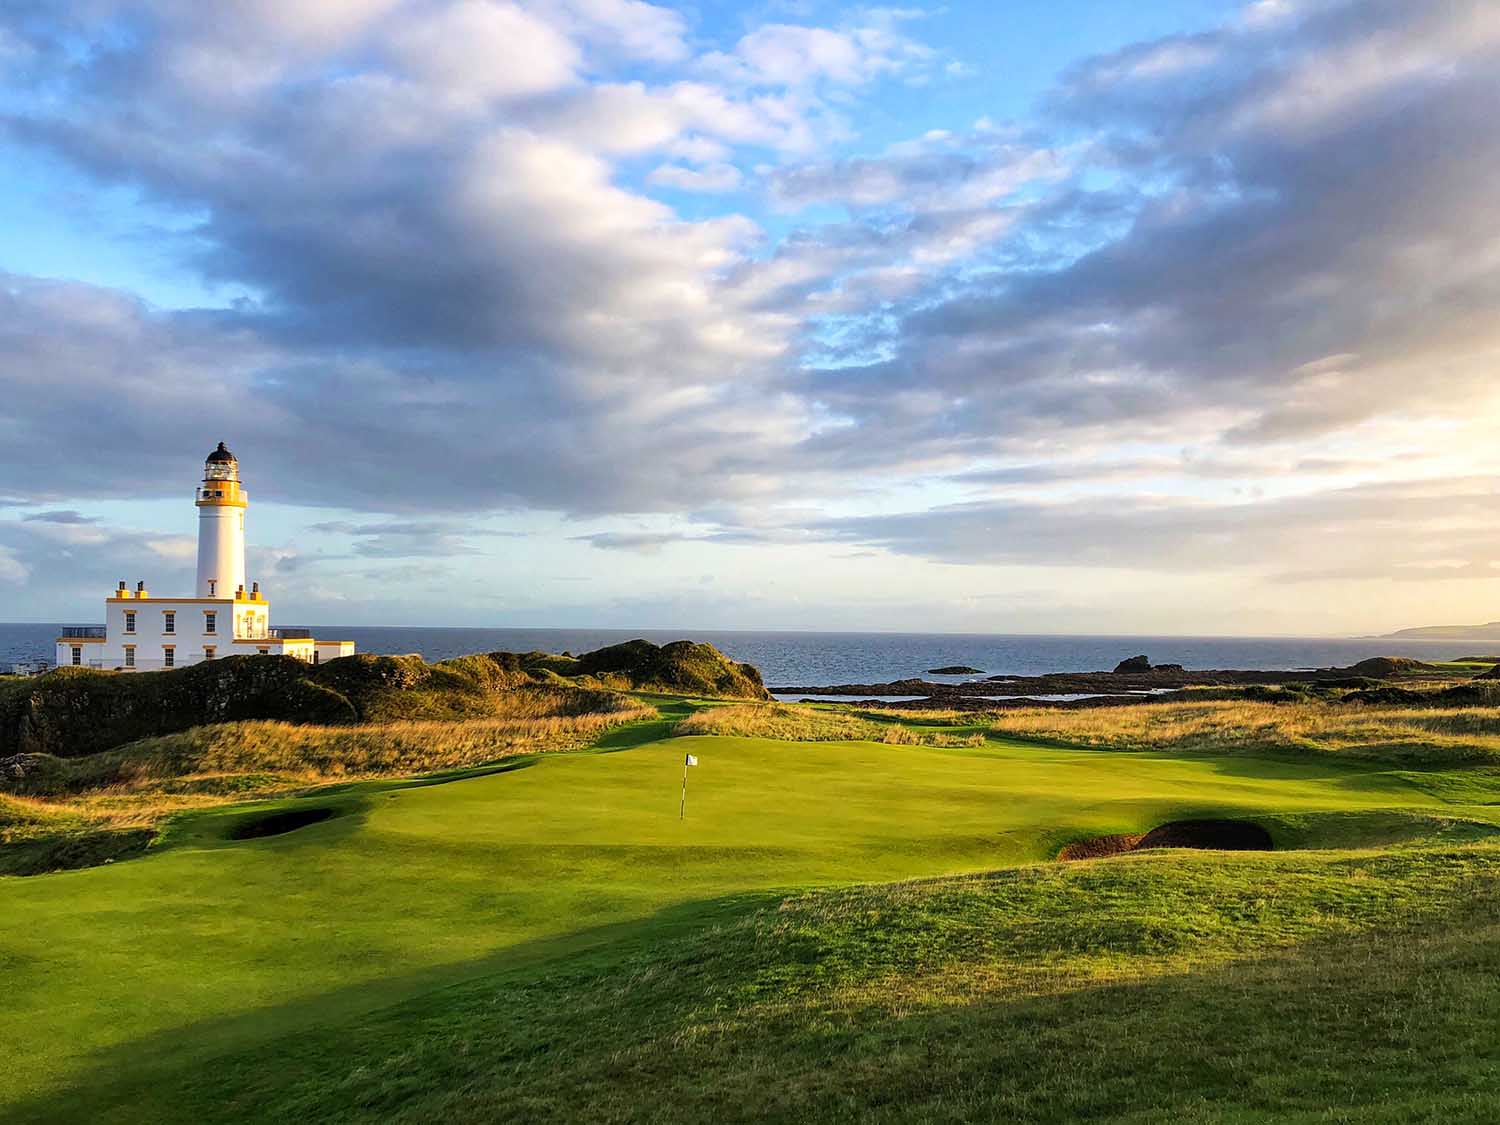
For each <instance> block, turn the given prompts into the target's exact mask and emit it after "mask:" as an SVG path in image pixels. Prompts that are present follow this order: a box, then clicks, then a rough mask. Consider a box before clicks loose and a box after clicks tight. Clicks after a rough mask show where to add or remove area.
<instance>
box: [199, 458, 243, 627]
mask: <svg viewBox="0 0 1500 1125" xmlns="http://www.w3.org/2000/svg"><path fill="white" fill-rule="evenodd" d="M194 502H195V503H196V504H197V505H198V596H199V597H200V598H214V597H218V596H219V594H220V593H229V594H233V593H236V592H240V593H243V591H244V589H245V509H246V508H247V507H249V497H248V496H247V495H246V494H245V490H244V489H243V488H241V487H240V463H239V461H237V460H236V459H235V456H234V454H233V453H231V452H229V450H228V449H226V448H225V447H224V443H223V442H222V441H221V442H219V448H217V449H215V450H214V451H213V452H212V453H210V454H209V455H208V460H206V461H205V462H204V463H203V483H202V484H201V485H200V486H199V488H198V493H197V499H196V500H195V501H194Z"/></svg>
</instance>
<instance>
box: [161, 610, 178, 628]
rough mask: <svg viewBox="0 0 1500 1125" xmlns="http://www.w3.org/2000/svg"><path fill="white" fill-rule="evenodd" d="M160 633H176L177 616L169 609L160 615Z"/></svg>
mask: <svg viewBox="0 0 1500 1125" xmlns="http://www.w3.org/2000/svg"><path fill="white" fill-rule="evenodd" d="M161 631H162V632H163V633H175V632H177V614H176V613H174V612H173V611H172V610H170V609H169V610H166V611H165V612H163V613H162V615H161Z"/></svg>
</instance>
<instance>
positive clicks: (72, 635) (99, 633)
mask: <svg viewBox="0 0 1500 1125" xmlns="http://www.w3.org/2000/svg"><path fill="white" fill-rule="evenodd" d="M58 635H59V636H61V637H66V638H68V639H69V640H77V641H88V640H103V638H104V626H103V625H64V626H63V629H62V632H61V633H59V634H58Z"/></svg>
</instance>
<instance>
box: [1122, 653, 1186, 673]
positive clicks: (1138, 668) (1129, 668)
mask: <svg viewBox="0 0 1500 1125" xmlns="http://www.w3.org/2000/svg"><path fill="white" fill-rule="evenodd" d="M1149 671H1151V661H1149V660H1148V659H1146V657H1144V656H1132V657H1130V659H1128V660H1122V661H1120V663H1118V664H1116V665H1115V675H1117V676H1134V675H1139V674H1141V673H1142V672H1149ZM1179 671H1180V669H1179Z"/></svg>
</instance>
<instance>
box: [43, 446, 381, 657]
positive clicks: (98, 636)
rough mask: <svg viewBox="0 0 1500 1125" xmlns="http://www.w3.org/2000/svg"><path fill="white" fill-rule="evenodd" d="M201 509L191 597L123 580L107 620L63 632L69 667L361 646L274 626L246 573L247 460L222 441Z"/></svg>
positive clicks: (198, 495)
mask: <svg viewBox="0 0 1500 1125" xmlns="http://www.w3.org/2000/svg"><path fill="white" fill-rule="evenodd" d="M193 503H194V505H195V506H196V507H197V509H198V583H197V589H196V590H195V591H194V596H193V597H190V598H158V597H152V596H151V594H150V593H149V592H148V591H147V589H146V583H145V582H144V581H141V582H137V583H136V585H135V589H133V590H132V589H130V587H129V586H128V585H126V583H124V582H123V581H122V582H121V583H120V584H119V586H117V587H116V588H115V590H114V591H113V593H112V594H111V595H110V596H109V597H108V598H106V599H105V600H104V624H103V625H76V626H69V627H68V628H65V629H64V630H63V631H62V635H61V636H59V637H58V638H57V663H58V664H59V665H61V666H64V667H67V666H72V667H75V668H77V667H83V668H102V669H110V670H113V671H119V672H144V671H153V670H157V669H167V668H180V667H183V666H184V665H187V664H197V663H199V662H201V661H204V660H216V659H218V658H220V657H223V656H294V657H296V658H298V659H300V660H306V661H308V662H310V663H313V664H319V663H322V662H323V661H325V660H330V659H333V658H336V657H339V656H349V655H351V654H352V653H353V652H354V642H353V641H327V640H320V639H318V638H316V637H314V636H313V635H312V632H311V630H308V629H273V628H271V605H270V603H269V602H268V601H267V600H266V597H265V595H264V594H262V593H261V590H260V583H259V582H249V583H247V581H246V578H245V509H246V508H247V507H248V506H249V498H248V497H247V496H246V495H245V490H244V489H243V488H242V487H241V486H240V463H239V460H238V459H237V458H236V457H235V455H234V454H233V453H231V452H230V451H229V449H228V447H227V446H225V444H224V443H223V442H222V441H221V442H219V445H218V448H217V449H215V450H214V451H213V452H211V453H210V454H209V455H208V457H207V458H206V459H205V460H204V462H203V479H202V481H201V482H200V483H199V485H198V487H197V488H196V489H195V490H194V493H193Z"/></svg>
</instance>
